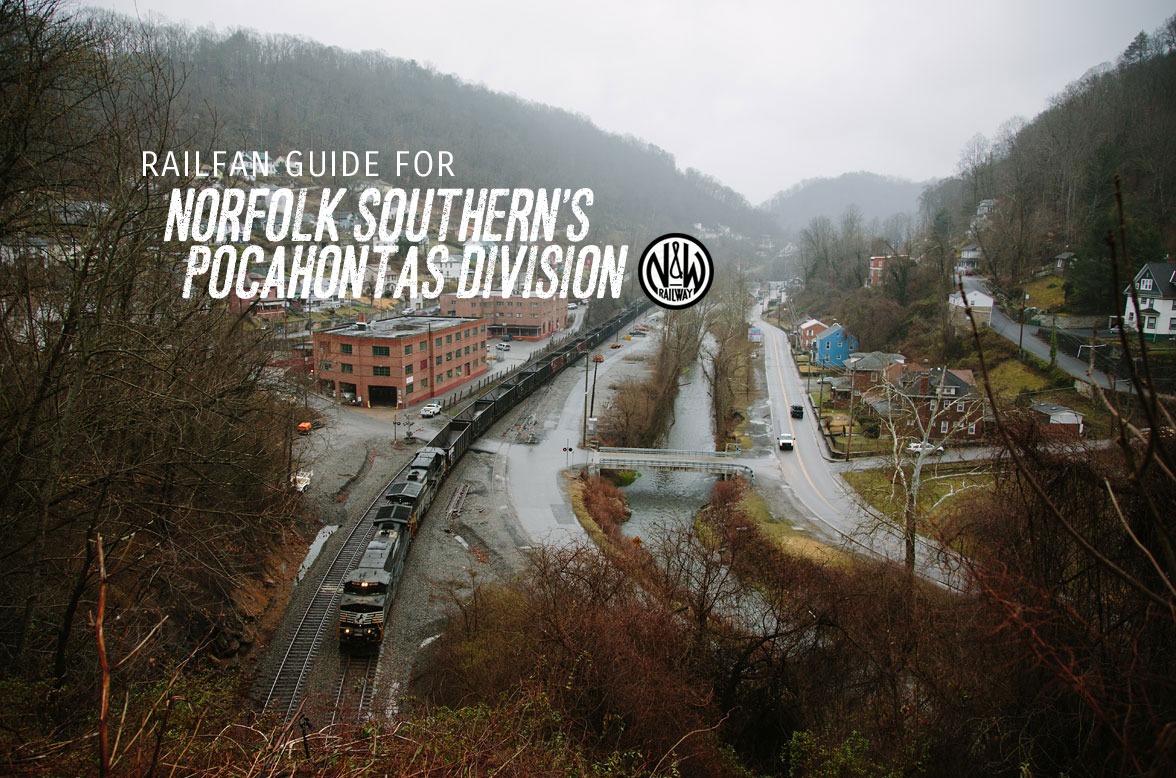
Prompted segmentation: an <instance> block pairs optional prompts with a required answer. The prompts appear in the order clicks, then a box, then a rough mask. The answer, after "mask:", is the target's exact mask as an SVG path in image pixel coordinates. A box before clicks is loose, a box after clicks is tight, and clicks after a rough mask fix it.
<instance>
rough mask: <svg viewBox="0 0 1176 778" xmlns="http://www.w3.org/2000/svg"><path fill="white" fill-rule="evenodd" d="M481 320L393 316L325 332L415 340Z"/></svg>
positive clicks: (451, 317) (449, 317)
mask: <svg viewBox="0 0 1176 778" xmlns="http://www.w3.org/2000/svg"><path fill="white" fill-rule="evenodd" d="M480 321H481V319H470V318H462V317H460V316H393V317H392V318H391V319H381V320H380V321H369V322H366V323H365V322H355V323H354V324H346V325H344V326H342V327H333V328H331V329H329V330H323V333H324V334H330V335H342V336H344V337H348V338H388V339H393V340H394V339H396V338H415V337H417V336H418V335H426V334H428V333H429V331H430V330H445V329H449V328H450V327H460V326H461V325H463V324H473V323H474V322H480Z"/></svg>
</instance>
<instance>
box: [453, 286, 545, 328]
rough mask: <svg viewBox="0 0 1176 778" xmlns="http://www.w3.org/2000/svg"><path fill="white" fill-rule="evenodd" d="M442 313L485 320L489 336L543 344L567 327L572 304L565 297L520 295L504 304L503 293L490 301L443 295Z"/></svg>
mask: <svg viewBox="0 0 1176 778" xmlns="http://www.w3.org/2000/svg"><path fill="white" fill-rule="evenodd" d="M441 313H442V314H445V315H447V316H468V317H470V318H477V319H485V321H486V333H487V334H488V335H493V336H499V335H504V334H505V335H510V336H511V337H514V338H521V339H523V340H543V339H544V338H549V337H551V336H552V335H553V334H554V333H556V332H559V331H560V330H562V329H563V328H564V327H566V326H567V321H568V301H567V300H566V299H564V298H562V297H552V298H549V299H547V300H542V299H539V298H538V297H522V296H519V295H511V296H510V297H507V298H506V299H505V300H504V299H503V298H502V292H501V291H496V292H491V293H490V296H489V297H482V296H481V295H479V296H477V297H466V298H462V297H458V296H457V295H456V294H443V295H441Z"/></svg>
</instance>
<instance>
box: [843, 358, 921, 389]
mask: <svg viewBox="0 0 1176 778" xmlns="http://www.w3.org/2000/svg"><path fill="white" fill-rule="evenodd" d="M845 369H846V370H848V371H849V373H850V376H851V377H852V380H853V387H854V389H855V390H856V391H857V392H858V393H859V394H860V393H861V392H862V391H863V390H864V389H867V388H868V387H871V386H875V385H877V384H880V383H886V382H888V381H889V382H893V381H895V380H897V379H898V377H899V376H900V375H902V374H903V372H904V371H905V369H906V357H904V356H903V355H902V354H889V353H887V352H885V351H871V352H869V353H861V352H854V353H852V354H850V355H849V358H848V359H846V360H845Z"/></svg>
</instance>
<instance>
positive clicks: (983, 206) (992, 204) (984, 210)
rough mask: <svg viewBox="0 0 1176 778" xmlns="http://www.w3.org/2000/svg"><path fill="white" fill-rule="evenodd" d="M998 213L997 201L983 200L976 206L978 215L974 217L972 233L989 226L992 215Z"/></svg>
mask: <svg viewBox="0 0 1176 778" xmlns="http://www.w3.org/2000/svg"><path fill="white" fill-rule="evenodd" d="M995 212H996V200H991V199H990V200H981V201H980V202H979V203H977V204H976V215H975V216H973V217H972V223H971V225H970V226H971V228H972V232H973V233H974V232H976V231H977V230H979V229H980V228H982V227H984V226H985V225H987V224H988V220H989V219H990V218H991V217H992V214H993V213H995Z"/></svg>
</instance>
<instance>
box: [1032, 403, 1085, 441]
mask: <svg viewBox="0 0 1176 778" xmlns="http://www.w3.org/2000/svg"><path fill="white" fill-rule="evenodd" d="M1029 409H1030V410H1031V411H1032V412H1033V416H1034V421H1035V422H1037V426H1038V427H1039V428H1040V429H1041V431H1042V432H1044V433H1045V434H1047V435H1069V436H1074V437H1077V436H1079V435H1081V434H1082V419H1083V418H1084V417H1083V415H1082V414H1081V413H1079V412H1078V411H1076V410H1074V409H1072V408H1067V407H1066V406H1064V405H1058V404H1057V403H1051V402H1045V401H1043V402H1036V403H1033V405H1031V406H1029Z"/></svg>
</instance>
